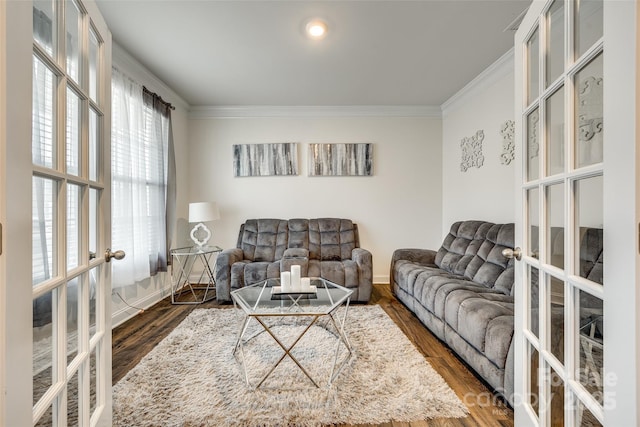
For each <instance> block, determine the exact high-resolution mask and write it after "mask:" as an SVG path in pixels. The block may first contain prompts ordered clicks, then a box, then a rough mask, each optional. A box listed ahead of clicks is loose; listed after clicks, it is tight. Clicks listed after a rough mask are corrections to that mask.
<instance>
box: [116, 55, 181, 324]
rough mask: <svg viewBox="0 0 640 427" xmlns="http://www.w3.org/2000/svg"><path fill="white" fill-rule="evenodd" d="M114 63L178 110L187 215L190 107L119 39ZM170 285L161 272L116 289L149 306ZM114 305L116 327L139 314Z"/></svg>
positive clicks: (174, 118) (174, 114)
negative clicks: (132, 54) (119, 42)
mask: <svg viewBox="0 0 640 427" xmlns="http://www.w3.org/2000/svg"><path fill="white" fill-rule="evenodd" d="M113 65H114V66H115V67H117V68H118V69H120V70H121V71H122V72H124V73H126V74H127V75H129V76H130V77H131V78H132V79H134V80H136V81H137V82H139V83H141V84H143V85H144V86H146V87H147V89H149V90H150V91H152V92H155V93H157V94H158V95H160V96H161V97H162V99H164V100H165V101H167V102H170V103H171V104H172V105H173V106H175V107H176V108H175V110H174V111H172V112H171V122H172V125H173V139H174V144H175V154H176V174H177V177H176V179H177V200H176V209H177V211H176V216H177V217H184V216H185V210H186V204H187V203H188V202H187V201H186V200H187V194H188V191H189V190H188V188H189V187H188V180H187V174H188V169H189V164H188V161H189V158H188V149H187V142H188V139H189V133H188V120H187V113H188V108H189V107H188V105H187V104H186V102H184V101H183V100H182V99H181V98H180V97H179V96H178V95H177V94H176V93H175V92H173V91H172V90H171V89H170V88H169V87H167V86H166V85H165V84H164V83H163V82H162V81H160V80H159V79H158V78H157V77H155V76H154V75H153V74H152V73H151V72H150V71H148V70H147V69H146V68H144V67H143V66H142V65H141V64H140V63H139V62H138V61H136V60H135V59H134V58H133V57H132V56H131V55H129V54H128V53H127V52H126V51H125V50H124V49H122V48H121V47H120V46H118V45H116V44H115V43H114V44H113ZM175 234H176V235H175V236H174V237H173V241H174V242H176V244H180V242H184V240H181V235H180V230H176V233H175ZM114 249H117V248H114ZM170 286H171V282H170V278H169V275H168V273H158V274H157V275H156V276H154V277H152V278H151V279H149V280H145V281H144V282H142V283H137V284H136V283H132V284H131V285H130V286H125V287H124V288H120V289H116V291H117V292H119V293H120V295H121V296H122V298H124V300H125V301H126V302H127V303H128V304H129V305H131V306H134V307H139V308H143V309H146V308H148V307H150V306H152V305H153V304H155V303H156V302H158V301H159V300H161V299H162V298H164V297H166V296H167V295H169V290H170ZM111 308H112V317H113V326H114V327H115V326H117V325H118V324H120V323H122V322H124V321H125V320H127V319H129V318H130V317H133V316H135V315H136V314H138V311H139V310H137V309H135V308H130V307H128V306H127V304H125V303H124V302H123V301H122V300H121V299H120V297H118V296H117V295H115V294H113V295H112V303H111Z"/></svg>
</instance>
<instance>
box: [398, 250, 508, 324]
mask: <svg viewBox="0 0 640 427" xmlns="http://www.w3.org/2000/svg"><path fill="white" fill-rule="evenodd" d="M394 270H395V271H394V276H395V280H396V283H397V284H398V285H399V286H400V288H401V289H402V290H404V291H405V292H407V293H408V294H409V295H411V296H412V297H413V298H415V299H416V300H417V302H419V303H420V305H422V306H423V307H424V308H425V309H427V310H428V311H429V312H431V313H432V314H434V315H435V316H436V317H438V318H439V319H442V320H444V316H445V302H446V300H447V298H448V297H449V294H450V293H451V292H453V291H456V290H469V291H470V292H472V293H490V294H494V293H496V291H495V290H493V289H489V288H485V287H484V286H480V285H478V284H477V283H474V282H472V281H470V280H468V279H467V278H465V277H464V276H459V275H456V274H451V273H449V272H447V271H444V270H441V269H439V268H437V267H431V266H425V265H420V264H417V263H413V262H410V261H398V262H397V263H396V266H395V267H394Z"/></svg>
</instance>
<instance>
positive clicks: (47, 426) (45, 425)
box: [35, 406, 53, 427]
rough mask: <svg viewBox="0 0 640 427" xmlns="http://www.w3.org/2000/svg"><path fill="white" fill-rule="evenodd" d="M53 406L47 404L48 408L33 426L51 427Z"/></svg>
mask: <svg viewBox="0 0 640 427" xmlns="http://www.w3.org/2000/svg"><path fill="white" fill-rule="evenodd" d="M52 420H53V408H52V407H51V406H49V409H47V411H46V412H45V413H44V415H43V416H42V418H40V420H38V423H37V424H36V425H35V427H51V426H52V425H53V421H52Z"/></svg>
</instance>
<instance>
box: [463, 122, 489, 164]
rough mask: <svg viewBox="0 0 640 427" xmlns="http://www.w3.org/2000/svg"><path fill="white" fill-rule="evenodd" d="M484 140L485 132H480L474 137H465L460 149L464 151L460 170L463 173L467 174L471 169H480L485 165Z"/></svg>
mask: <svg viewBox="0 0 640 427" xmlns="http://www.w3.org/2000/svg"><path fill="white" fill-rule="evenodd" d="M483 140H484V131H483V130H479V131H477V132H476V134H475V135H474V136H471V137H464V138H462V141H460V149H461V151H462V162H461V163H460V170H461V171H462V172H466V171H467V169H469V168H471V167H476V168H480V167H482V165H483V164H484V155H483V154H482V141H483Z"/></svg>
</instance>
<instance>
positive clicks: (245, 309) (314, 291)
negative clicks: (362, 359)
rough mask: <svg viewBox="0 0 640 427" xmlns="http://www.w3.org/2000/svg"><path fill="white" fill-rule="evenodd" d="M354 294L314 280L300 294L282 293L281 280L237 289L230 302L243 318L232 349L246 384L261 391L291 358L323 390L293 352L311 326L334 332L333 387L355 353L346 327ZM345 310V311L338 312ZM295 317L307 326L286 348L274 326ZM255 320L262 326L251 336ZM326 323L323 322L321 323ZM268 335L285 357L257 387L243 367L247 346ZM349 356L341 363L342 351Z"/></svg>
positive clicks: (278, 361)
mask: <svg viewBox="0 0 640 427" xmlns="http://www.w3.org/2000/svg"><path fill="white" fill-rule="evenodd" d="M352 293H353V291H352V290H350V289H347V288H345V287H343V286H340V285H337V284H335V283H333V282H330V281H329V280H326V279H322V278H316V277H314V278H311V289H307V290H306V291H298V292H287V293H282V292H280V279H267V280H262V281H260V282H258V283H255V284H253V285H249V286H245V287H244V288H240V289H236V290H234V291H232V292H231V298H232V299H233V303H234V305H235V306H236V308H240V309H241V315H240V316H239V321H238V338H237V340H236V343H235V346H234V348H233V353H234V355H235V354H236V353H237V352H240V354H241V361H240V363H241V364H242V367H243V370H244V375H245V381H246V382H247V385H248V386H249V387H252V388H256V389H257V388H259V387H260V386H261V385H262V384H263V383H264V382H265V380H266V379H267V378H269V376H270V375H271V373H273V371H274V370H275V369H276V368H277V367H278V365H280V363H281V362H282V361H283V360H285V358H287V357H289V358H290V359H291V360H292V361H293V362H294V363H295V365H296V366H297V367H298V368H299V369H300V370H301V371H302V372H303V373H304V374H305V375H306V376H307V378H309V379H310V380H311V382H312V383H313V384H314V385H315V386H316V387H318V388H320V387H321V384H322V383H324V382H323V381H319V380H318V379H316V378H313V377H312V375H311V374H310V373H309V371H308V370H307V369H305V367H304V366H303V365H302V364H301V363H300V362H299V361H298V359H296V357H295V356H294V354H292V350H293V349H294V347H295V346H296V344H298V342H299V341H300V340H301V339H302V337H303V336H304V335H305V334H306V333H307V332H308V331H309V330H310V329H311V327H312V326H314V325H317V326H322V327H324V328H325V329H326V330H327V331H329V332H331V334H329V335H330V336H332V337H334V338H335V341H334V343H333V344H334V345H335V347H336V348H335V354H334V356H333V357H332V358H333V362H332V363H333V365H332V367H331V369H330V371H329V378H328V380H327V381H326V385H327V386H330V385H331V383H332V382H333V380H335V378H336V377H337V376H338V374H339V373H340V371H341V370H342V368H343V367H344V366H345V365H346V364H347V362H348V361H349V359H350V358H351V356H352V354H353V352H352V348H351V344H350V343H349V339H348V337H347V334H346V332H345V329H344V327H345V323H346V321H347V314H348V312H349V302H350V299H351V294H352ZM343 306H344V310H340V311H339V310H338V309H339V308H340V307H343ZM238 312H240V310H239V311H238ZM292 316H296V317H298V318H299V320H300V321H301V322H303V324H304V326H305V327H304V328H302V329H303V330H302V332H301V333H299V335H298V336H297V337H296V338H295V339H294V340H293V341H292V343H291V344H284V343H283V340H282V339H281V337H278V336H277V330H276V329H277V328H274V326H277V325H281V324H282V323H283V321H284V320H287V319H289V318H291V317H292ZM252 319H254V320H255V321H256V322H257V323H258V324H259V325H260V326H261V328H259V331H258V332H257V333H253V334H251V335H250V336H247V335H249V334H248V333H247V331H248V329H249V324H250V323H251V321H252ZM321 319H322V320H326V321H324V322H322V321H319V320H321ZM265 332H266V333H268V334H269V335H270V336H271V337H272V338H273V340H274V341H275V343H276V345H278V346H279V347H280V348H281V349H282V350H283V354H282V356H281V357H280V358H279V359H278V360H277V361H276V362H275V364H274V365H273V366H272V367H271V368H270V369H269V370H268V372H267V373H266V375H264V377H263V378H261V379H259V381H258V382H257V383H256V385H255V386H254V385H253V384H252V381H251V380H250V372H248V370H249V368H248V367H247V364H246V363H244V360H246V359H245V354H244V351H245V349H244V346H245V344H246V343H248V342H249V341H250V340H252V339H253V338H255V337H256V336H258V335H259V334H262V333H265ZM341 348H342V350H343V351H342V353H345V351H344V350H345V349H346V355H345V356H344V357H342V358H341V360H338V359H339V357H338V356H339V354H340V349H341Z"/></svg>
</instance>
